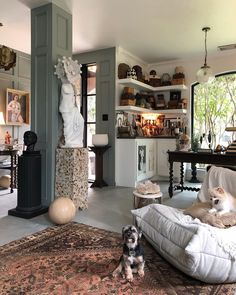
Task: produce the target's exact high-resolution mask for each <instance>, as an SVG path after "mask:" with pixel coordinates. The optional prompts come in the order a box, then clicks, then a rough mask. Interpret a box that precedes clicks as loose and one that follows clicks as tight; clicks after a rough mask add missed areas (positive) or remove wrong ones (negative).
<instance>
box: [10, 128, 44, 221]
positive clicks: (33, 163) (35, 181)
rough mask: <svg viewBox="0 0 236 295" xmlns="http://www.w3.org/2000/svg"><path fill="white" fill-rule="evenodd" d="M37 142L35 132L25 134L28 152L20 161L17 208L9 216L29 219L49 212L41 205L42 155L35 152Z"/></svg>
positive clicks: (20, 157) (26, 151)
mask: <svg viewBox="0 0 236 295" xmlns="http://www.w3.org/2000/svg"><path fill="white" fill-rule="evenodd" d="M36 142H37V135H36V133H35V132H33V131H26V132H25V133H24V146H26V150H25V151H23V154H22V155H21V156H19V159H18V173H17V176H18V192H17V207H16V208H15V209H11V210H9V211H8V214H9V215H13V216H17V217H22V218H27V219H28V218H32V217H35V216H37V215H40V214H43V213H45V212H47V210H48V208H47V207H44V206H42V204H41V154H40V151H35V150H34V147H35V144H36Z"/></svg>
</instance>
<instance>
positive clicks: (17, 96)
mask: <svg viewBox="0 0 236 295" xmlns="http://www.w3.org/2000/svg"><path fill="white" fill-rule="evenodd" d="M22 124H30V95H29V92H26V91H22V90H17V89H10V88H7V89H6V125H22Z"/></svg>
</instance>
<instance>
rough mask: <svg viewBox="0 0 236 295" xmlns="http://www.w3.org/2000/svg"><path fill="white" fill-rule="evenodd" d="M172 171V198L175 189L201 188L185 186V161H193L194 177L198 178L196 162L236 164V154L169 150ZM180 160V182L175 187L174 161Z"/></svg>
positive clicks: (170, 180) (195, 189)
mask: <svg viewBox="0 0 236 295" xmlns="http://www.w3.org/2000/svg"><path fill="white" fill-rule="evenodd" d="M167 153H168V157H169V163H170V172H169V196H170V198H172V196H173V190H178V189H180V190H181V191H183V190H189V191H199V188H195V187H187V186H184V163H191V167H192V178H193V179H195V178H196V166H195V165H196V163H203V164H214V165H219V166H224V165H229V166H235V165H236V155H232V154H219V153H196V152H181V151H168V152H167ZM174 162H180V163H181V164H180V183H179V185H175V186H174V187H173V163H174Z"/></svg>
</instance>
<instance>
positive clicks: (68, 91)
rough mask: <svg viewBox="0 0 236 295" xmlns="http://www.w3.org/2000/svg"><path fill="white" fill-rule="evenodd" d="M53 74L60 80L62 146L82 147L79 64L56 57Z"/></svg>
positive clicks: (82, 121)
mask: <svg viewBox="0 0 236 295" xmlns="http://www.w3.org/2000/svg"><path fill="white" fill-rule="evenodd" d="M55 68H56V72H55V74H56V75H57V76H58V78H60V79H61V81H62V87H61V99H60V106H59V111H60V113H61V114H62V118H63V133H64V137H65V145H63V146H62V147H69V148H78V147H83V133H84V119H83V116H82V115H81V113H80V102H79V101H78V99H77V92H78V86H79V85H80V65H79V64H78V62H77V61H73V60H72V59H71V58H70V57H69V58H67V57H63V59H62V60H61V59H58V64H57V65H56V66H55Z"/></svg>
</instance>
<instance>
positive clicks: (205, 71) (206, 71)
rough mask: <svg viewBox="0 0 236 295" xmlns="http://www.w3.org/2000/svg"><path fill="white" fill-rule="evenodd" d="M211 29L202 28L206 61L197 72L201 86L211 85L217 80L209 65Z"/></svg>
mask: <svg viewBox="0 0 236 295" xmlns="http://www.w3.org/2000/svg"><path fill="white" fill-rule="evenodd" d="M210 29H211V28H209V27H204V28H202V31H203V32H205V61H204V65H203V66H202V67H201V69H200V70H198V72H197V81H198V82H199V83H200V84H205V83H211V82H212V81H213V80H214V79H215V77H214V75H213V72H212V69H211V68H210V67H209V66H208V65H207V32H208V31H210Z"/></svg>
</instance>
